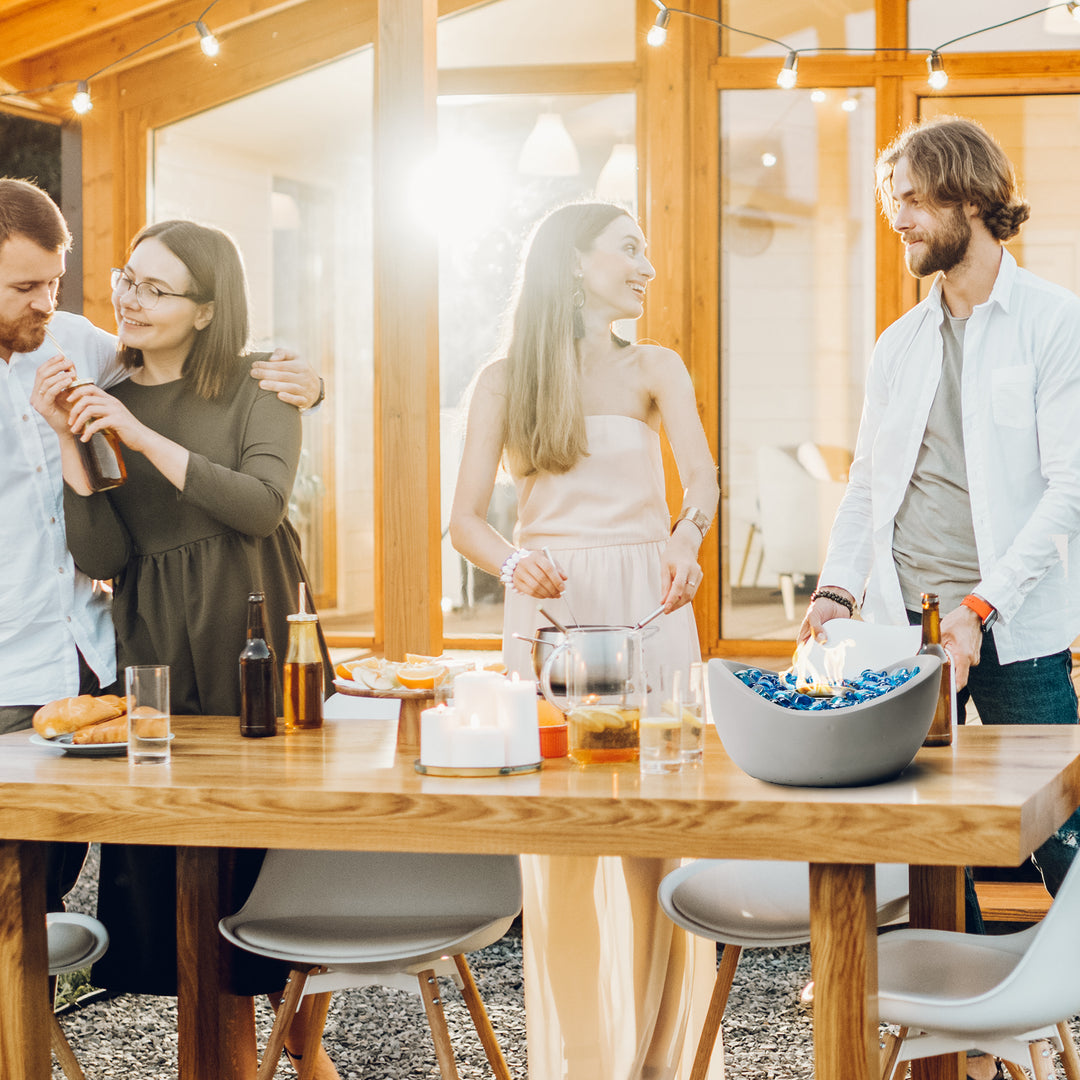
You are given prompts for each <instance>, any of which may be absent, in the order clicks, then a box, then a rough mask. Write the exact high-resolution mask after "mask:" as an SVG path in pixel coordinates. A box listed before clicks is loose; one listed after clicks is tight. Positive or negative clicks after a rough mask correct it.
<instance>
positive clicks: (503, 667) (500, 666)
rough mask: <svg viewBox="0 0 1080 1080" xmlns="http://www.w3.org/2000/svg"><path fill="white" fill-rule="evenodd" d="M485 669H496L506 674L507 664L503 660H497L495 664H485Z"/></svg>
mask: <svg viewBox="0 0 1080 1080" xmlns="http://www.w3.org/2000/svg"><path fill="white" fill-rule="evenodd" d="M484 670H485V671H494V672H497V673H498V674H499V675H505V674H506V665H505V664H504V663H503V662H502V661H501V660H496V661H495V662H494V663H493V664H485V665H484Z"/></svg>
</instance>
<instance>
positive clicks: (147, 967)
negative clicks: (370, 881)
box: [64, 357, 333, 994]
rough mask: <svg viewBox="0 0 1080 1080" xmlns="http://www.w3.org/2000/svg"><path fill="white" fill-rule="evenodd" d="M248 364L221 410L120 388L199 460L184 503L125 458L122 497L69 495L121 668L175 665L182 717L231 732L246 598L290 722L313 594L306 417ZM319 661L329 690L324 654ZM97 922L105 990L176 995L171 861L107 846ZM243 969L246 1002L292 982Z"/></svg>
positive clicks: (143, 416) (242, 892)
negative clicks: (296, 630) (253, 606)
mask: <svg viewBox="0 0 1080 1080" xmlns="http://www.w3.org/2000/svg"><path fill="white" fill-rule="evenodd" d="M252 359H253V358H252V357H245V358H243V359H242V360H241V361H239V362H238V365H237V370H236V373H235V376H234V378H233V380H232V383H231V385H230V386H229V387H228V388H227V389H226V391H225V392H224V393H223V394H222V395H221V396H220V397H219V398H217V399H215V400H213V401H207V400H206V399H204V398H201V397H199V396H198V395H197V394H196V393H195V392H194V390H193V389H192V388H191V387H190V385H189V384H188V382H187V380H186V379H178V380H176V381H174V382H170V383H164V384H161V385H156V386H140V385H138V384H137V383H134V382H132V381H131V380H128V381H127V382H124V383H121V384H120V385H118V386H117V387H115V389H113V390H112V393H113V394H114V395H115V396H116V397H117V398H118V399H119V400H120V401H122V402H123V403H124V405H126V406H127V408H128V409H129V410H130V412H131V413H132V415H134V416H135V417H137V418H138V419H139V420H141V421H142V422H143V423H144V424H146V425H147V427H149V428H151V429H153V430H154V431H157V432H159V433H160V434H162V435H164V436H165V437H166V438H168V439H171V440H173V441H174V442H176V443H179V444H180V445H181V446H183V447H185V448H186V449H187V450H189V451H190V460H189V464H188V469H187V475H186V477H185V482H184V489H183V491H179V490H177V488H176V487H174V486H173V485H172V484H171V483H170V482H169V481H168V480H166V479H165V477H164V476H162V474H161V473H160V472H158V470H157V469H156V468H155V467H154V466H153V465H151V464H150V462H149V461H148V460H147V459H146V458H145V457H143V455H142V454H140V453H137V452H136V451H133V450H131V449H129V448H127V447H125V448H124V451H123V453H124V462H125V464H126V466H127V471H128V480H127V483H126V484H124V485H123V486H121V487H118V488H114V489H113V490H112V491H108V492H105V493H103V494H99V495H91V496H89V497H83V496H80V495H76V494H75V493H74V492H73V491H72V490H71V489H70V488H67V487H65V491H64V513H65V518H66V526H67V537H68V546H69V547H70V549H71V552H72V555H73V556H74V558H75V562H76V564H77V565H78V567H79V568H80V569H81V570H83V571H84V572H85V573H87V574H89V575H90V576H91V577H94V578H100V579H108V578H112V579H113V586H114V594H113V622H114V623H115V626H116V636H117V670H118V671H122V670H123V668H124V667H125V666H126V665H128V664H168V665H169V669H170V694H171V698H172V710H173V712H174V713H175V714H178V715H183V714H205V715H221V716H226V717H229V718H230V719H228V720H225V721H224V723H226V724H229V725H234V726H235V725H237V723H238V722H237V721H236V720H233V719H231V718H232V717H235V716H237V715H238V714H239V711H240V682H239V674H238V657H239V655H240V650H241V649H242V648H243V645H244V641H245V638H246V623H247V598H248V594H249V593H250V592H252V591H261V592H263V593H264V594H265V596H266V604H265V623H266V630H267V639H268V640H269V641H270V643H271V645H272V647H273V649H274V652H275V654H276V656H277V659H278V707H277V712H278V715H279V716H280V715H281V711H282V709H281V686H280V672H281V661H282V660H283V659H284V656H285V646H286V642H287V637H288V624H287V622H286V615H288V614H289V613H290V612H293V611H295V610H296V606H297V586H298V584H299V582H301V581H305V582H306V580H307V574H306V572H305V570H304V565H303V562H302V560H301V556H300V545H299V539H298V537H297V535H296V532H295V530H294V529H293V528H292V526H291V525H290V524H289V522H288V521H287V520H286V517H285V514H286V510H287V509H288V501H289V494H290V491H291V489H292V484H293V479H294V477H295V474H296V467H297V462H298V461H299V456H300V440H301V430H300V414H299V412H298V411H297V410H296V409H295V408H294V407H293V406H291V405H287V404H285V403H284V402H282V401H280V400H279V399H278V397H277V396H276V395H275V394H272V393H269V392H268V391H265V390H261V389H259V385H258V383H257V382H256V381H255V380H254V379H252V378H251V377H250V376H249V375H248V374H247V370H248V365H249V363H250V361H251V360H252ZM323 658H324V667H325V673H326V686H327V687H328V688H329V687H331V686H332V677H333V671H332V668H331V666H330V661H329V657H328V655H327V653H326V646H325V643H323ZM237 730H238V728H237ZM253 855H254V858H251V856H253ZM261 860H262V855H261V852H246V853H244V854H243V857H242V859H241V864H240V865H239V866H238V868H237V884H236V898H237V901H236V906H237V907H239V905H240V904H241V903H242V902H243V900H244V898H245V897H246V895H247V891H248V890H249V889H250V886H251V884H252V883H253V881H254V874H256V873H257V872H258V865H259V864H260V863H261ZM223 914H224V913H223ZM98 915H99V917H100V918H101V919H102V921H103V922H104V923H105V925H106V926H107V928H108V930H109V934H110V935H111V939H112V942H111V946H110V949H109V951H108V952H107V953H106V954H105V956H104V957H103V958H102V960H101V961H99V962H98V964H96V965H95V968H94V983H95V985H97V986H101V987H104V988H106V989H109V990H114V991H116V992H125V993H151V994H175V993H176V905H175V854H174V850H173V849H172V848H149V847H145V846H135V845H131V846H128V845H106V846H105V847H104V848H103V850H102V859H101V882H100V889H99V898H98ZM239 955H240V956H241V957H242V962H241V963H240V964H238V965H235V966H236V971H235V972H234V979H233V989H234V990H235V991H236V992H239V993H262V992H265V991H270V990H280V989H281V987H282V985H283V982H284V976H283V975H281V974H280V969H279V968H277V966H276V965H274V966H266V967H263V965H265V964H266V961H259V960H257V958H255V957H253V956H250V955H249V954H239Z"/></svg>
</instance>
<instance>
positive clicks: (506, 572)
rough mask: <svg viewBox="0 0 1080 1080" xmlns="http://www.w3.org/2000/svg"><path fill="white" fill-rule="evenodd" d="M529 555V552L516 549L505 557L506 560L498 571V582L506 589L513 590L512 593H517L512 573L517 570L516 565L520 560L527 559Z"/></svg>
mask: <svg viewBox="0 0 1080 1080" xmlns="http://www.w3.org/2000/svg"><path fill="white" fill-rule="evenodd" d="M531 554H532V552H531V551H526V550H525V549H524V548H517V549H515V550H514V551H511V552H510V554H509V555H507V556H506V560H505V561H504V562H503V564H502V567H501V569H500V570H499V580H500V581H501V582H502V583H503V584H504V585H505V586H506V587H507V588H508V589H513V590H514V592H517V589H515V588H514V571H515V570H516V569H517V564H518V563H519V562H521V560H522V559H525V558H528V556H530V555H531Z"/></svg>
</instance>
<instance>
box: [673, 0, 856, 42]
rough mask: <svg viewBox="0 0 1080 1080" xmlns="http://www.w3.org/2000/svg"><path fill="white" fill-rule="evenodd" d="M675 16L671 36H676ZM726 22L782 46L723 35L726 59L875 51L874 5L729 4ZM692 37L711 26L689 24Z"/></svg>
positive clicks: (840, 0)
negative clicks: (815, 51) (824, 51)
mask: <svg viewBox="0 0 1080 1080" xmlns="http://www.w3.org/2000/svg"><path fill="white" fill-rule="evenodd" d="M681 18H682V17H681V16H679V15H674V14H673V15H672V16H671V24H670V25H669V27H668V31H669V33H673V32H674V29H673V28H674V27H675V25H676V22H675V20H677V19H681ZM724 22H725V23H727V24H728V25H729V26H732V27H737V28H738V29H739V30H746V31H751V32H752V33H753V34H761V35H764V36H765V37H770V38H775V39H776V41H779V42H782V44H779V45H778V44H773V43H771V42H766V41H761V40H760V39H759V38H756V37H753V36H751V35H750V34H739V33H733V32H731V31H729V32H726V33H725V34H724V35H723V41H724V54H725V55H726V56H784V55H785V54H786V53H787V52H788V51H789V50H790V49H815V48H825V47H828V46H834V47H838V46H845V47H847V48H868V49H872V48H873V47H874V32H875V31H874V26H875V15H874V2H873V0H835V2H833V3H829V4H804V3H768V4H763V3H762V2H761V0H728V2H727V3H726V4H724ZM685 27H686V32H687V33H690V32H691V27H696V29H695V30H694V31H693V32H695V33H704V32H706V30H707V28H706V26H705V24H703V23H700V22H698V21H697V20H694V21H691V20H689V19H687V20H685Z"/></svg>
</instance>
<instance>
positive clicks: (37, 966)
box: [0, 840, 52, 1080]
mask: <svg viewBox="0 0 1080 1080" xmlns="http://www.w3.org/2000/svg"><path fill="white" fill-rule="evenodd" d="M0 896H3V897H5V898H6V902H5V904H4V905H3V907H2V908H0V944H2V945H3V948H2V949H0V986H2V987H3V993H2V994H0V1076H3V1077H4V1080H47V1078H48V1077H50V1076H51V1075H52V1063H51V1059H50V1057H49V1024H48V1015H49V1009H50V1005H49V977H48V976H49V961H48V955H47V952H46V946H45V918H44V915H45V874H44V859H43V858H42V854H41V845H40V844H30V843H24V842H22V841H18V840H0ZM35 1017H37V1018H40V1022H34V1021H33V1019H32V1018H35ZM28 1018H31V1019H30V1022H29V1023H28V1022H27V1021H28Z"/></svg>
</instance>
